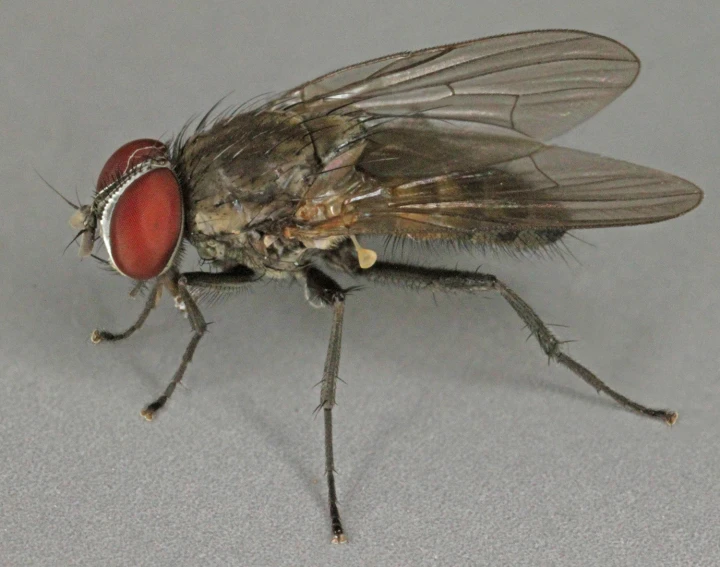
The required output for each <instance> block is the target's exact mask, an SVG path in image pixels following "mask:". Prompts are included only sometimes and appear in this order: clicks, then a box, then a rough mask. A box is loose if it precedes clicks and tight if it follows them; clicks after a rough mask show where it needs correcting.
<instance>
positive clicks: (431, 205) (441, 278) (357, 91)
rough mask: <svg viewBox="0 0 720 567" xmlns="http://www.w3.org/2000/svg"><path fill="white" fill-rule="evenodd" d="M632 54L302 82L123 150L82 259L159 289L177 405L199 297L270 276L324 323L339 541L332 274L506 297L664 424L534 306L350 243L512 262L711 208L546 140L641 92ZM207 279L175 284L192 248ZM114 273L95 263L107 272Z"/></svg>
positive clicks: (340, 298)
mask: <svg viewBox="0 0 720 567" xmlns="http://www.w3.org/2000/svg"><path fill="white" fill-rule="evenodd" d="M639 68H640V63H639V61H638V59H637V58H636V56H635V55H634V54H633V53H632V52H631V51H630V50H629V49H627V48H626V47H624V46H623V45H621V44H620V43H617V42H616V41H613V40H611V39H608V38H605V37H601V36H598V35H594V34H590V33H585V32H581V31H566V30H547V31H531V32H525V33H518V34H511V35H502V36H496V37H490V38H485V39H478V40H475V41H468V42H465V43H457V44H453V45H446V46H442V47H434V48H430V49H424V50H420V51H414V52H404V53H398V54H396V55H390V56H388V57H382V58H379V59H375V60H372V61H367V62H365V63H360V64H357V65H353V66H350V67H347V68H344V69H340V70H339V71H335V72H333V73H330V74H328V75H324V76H322V77H320V78H318V79H315V80H313V81H310V82H308V83H305V84H303V85H301V86H299V87H297V88H295V89H293V90H290V91H287V92H285V93H284V94H282V95H280V96H277V97H274V98H272V99H271V100H269V101H266V102H263V103H261V104H258V105H256V106H254V107H253V108H243V109H233V110H229V111H226V112H220V113H218V114H216V115H214V117H213V118H211V115H212V113H213V112H214V109H213V110H212V111H211V112H210V113H208V114H207V115H206V116H205V117H204V118H202V119H201V120H200V121H199V123H198V125H197V127H196V128H195V129H194V130H193V131H191V130H190V129H189V128H188V127H186V128H185V129H184V130H183V131H182V132H181V133H180V134H179V135H178V136H177V137H176V138H175V139H174V140H171V141H168V142H161V141H158V140H152V139H140V140H135V141H132V142H130V143H127V144H125V145H124V146H122V147H121V148H120V149H118V150H117V151H116V152H115V153H114V154H113V155H112V156H111V157H110V158H109V159H108V161H107V163H106V164H105V166H104V167H103V168H102V171H101V173H100V176H99V179H98V182H97V187H96V192H95V194H94V198H93V201H92V204H90V205H83V206H79V205H78V206H76V207H75V208H76V209H77V211H76V213H75V214H74V215H73V217H72V219H71V225H72V226H73V227H75V228H76V229H77V230H78V235H77V236H76V239H79V241H80V255H81V256H88V255H91V254H92V251H93V248H94V244H95V241H96V240H99V239H100V238H101V239H102V241H103V243H104V247H105V249H106V251H107V254H108V256H109V258H108V259H107V260H105V262H106V263H107V264H109V266H111V267H112V268H113V269H114V270H116V271H117V272H119V273H120V274H123V275H124V276H127V277H128V278H130V279H131V280H135V281H136V282H137V283H136V286H135V288H134V292H137V291H138V290H139V289H140V288H141V287H143V286H145V287H147V288H148V289H147V300H146V303H145V307H144V309H143V311H142V313H141V314H140V316H139V318H138V319H137V321H136V322H135V323H134V324H133V325H132V326H130V327H129V328H128V329H126V330H125V331H123V332H120V333H112V332H109V331H105V330H95V331H93V333H92V336H91V339H92V342H94V343H99V342H108V341H117V340H120V339H125V338H127V337H129V336H130V335H131V334H133V333H134V332H135V331H137V330H138V329H139V328H140V327H141V326H142V325H143V323H144V322H145V320H146V318H147V317H148V315H149V313H150V312H151V311H152V309H153V307H154V306H155V305H156V303H157V301H158V299H159V297H160V293H161V291H162V290H163V289H167V290H168V291H169V292H170V294H171V295H172V297H174V299H175V302H176V306H177V307H178V308H179V309H180V310H182V311H184V312H185V314H186V316H187V318H188V320H189V322H190V325H191V327H192V330H193V336H192V339H191V340H190V343H189V344H188V345H187V347H186V349H185V352H184V354H183V356H182V360H181V362H180V365H179V367H178V368H177V371H176V372H175V375H174V376H173V377H172V380H171V381H170V383H169V384H168V386H167V388H166V390H165V391H164V392H163V393H162V395H161V396H160V397H158V398H157V399H156V400H155V401H153V402H152V403H150V404H148V405H147V406H146V407H145V408H144V409H143V411H142V415H143V416H144V417H145V418H147V419H148V420H151V419H153V417H154V416H155V415H156V413H157V412H158V410H160V409H161V408H162V407H163V406H164V405H165V404H166V403H167V401H168V399H169V398H170V397H171V395H172V394H173V392H174V390H175V388H176V386H177V385H178V384H179V383H180V381H181V379H182V378H183V375H184V373H185V371H186V368H187V366H188V363H189V362H190V361H191V359H192V357H193V354H194V352H195V349H196V347H197V346H198V343H199V341H200V339H201V338H202V336H203V334H204V332H205V330H206V322H205V319H204V317H203V314H202V312H201V310H200V308H199V307H198V302H199V300H202V299H203V298H205V297H207V296H214V295H217V294H222V293H226V292H232V291H235V290H239V289H242V288H245V287H246V286H249V285H251V284H252V283H253V282H257V281H259V280H263V279H267V278H274V279H286V280H294V281H296V282H299V283H300V284H302V286H304V290H305V297H306V299H307V300H308V301H309V302H310V303H311V304H312V305H314V306H317V307H324V308H328V309H329V310H330V311H331V312H332V327H331V333H330V340H329V345H328V350H327V357H326V360H325V367H324V370H323V376H322V382H321V393H320V404H319V406H318V410H322V413H323V416H324V427H325V471H326V475H327V485H328V501H329V511H330V520H331V530H332V538H333V539H332V541H333V542H335V543H340V542H344V541H346V536H345V532H344V531H343V527H342V524H341V521H340V513H339V510H338V505H337V496H336V488H335V476H334V459H333V437H332V425H333V422H332V410H333V406H334V405H335V393H336V382H337V377H338V368H339V364H340V347H341V337H342V324H343V313H344V306H345V300H346V297H347V295H348V291H349V290H348V289H346V288H343V287H341V286H340V285H339V284H338V283H336V281H335V280H334V279H333V277H332V275H331V274H332V273H333V272H336V273H343V274H349V275H351V276H353V277H357V278H359V279H360V280H369V281H370V282H377V283H381V284H382V283H386V284H402V285H405V286H408V287H410V288H416V289H429V290H434V291H445V292H467V293H478V292H495V293H498V294H500V296H501V297H502V298H504V299H505V300H506V301H507V302H508V303H509V305H510V306H511V307H512V309H513V310H514V311H515V312H516V313H517V315H518V316H519V317H520V319H522V321H523V322H524V323H525V325H526V326H527V327H528V328H529V330H530V331H531V333H532V335H534V337H535V338H536V339H537V341H538V342H539V344H540V347H541V349H542V350H543V352H544V353H545V354H546V355H547V356H548V357H549V358H551V359H553V360H555V361H556V362H558V363H559V364H561V365H563V366H565V367H566V368H568V369H570V370H571V371H572V372H574V373H575V374H576V375H578V376H579V377H580V378H582V379H583V380H584V381H585V382H587V383H588V384H590V385H591V386H592V387H594V388H595V389H596V390H598V391H599V392H604V393H605V394H607V395H609V396H610V397H612V398H613V399H614V400H616V401H617V402H618V403H620V404H621V405H623V406H625V407H627V408H630V409H632V410H635V411H636V412H638V413H640V414H643V415H646V416H650V417H654V418H659V419H661V420H663V421H665V422H666V423H668V424H672V423H674V422H675V420H676V418H677V414H676V413H675V412H673V411H670V410H665V409H652V408H649V407H646V406H644V405H641V404H639V403H637V402H635V401H632V400H630V399H628V398H627V397H625V396H623V395H622V394H620V393H618V392H616V391H615V390H613V389H612V388H610V387H609V386H607V385H606V384H605V383H604V382H602V381H601V380H600V379H599V378H598V377H597V376H596V375H595V374H593V373H592V372H591V371H590V370H588V369H587V368H585V367H584V366H583V365H582V364H580V363H579V362H578V361H576V360H575V359H573V358H571V357H570V356H569V355H567V354H565V353H564V352H563V351H562V350H561V345H560V342H559V341H558V340H557V339H556V338H555V336H554V335H553V333H552V332H551V331H550V330H549V328H548V327H547V325H545V324H544V323H543V322H542V321H541V320H540V318H539V317H538V315H537V314H536V313H535V311H533V309H532V308H531V307H530V306H529V305H528V304H527V303H526V302H525V301H524V300H523V299H521V298H520V297H519V296H518V295H517V294H516V293H515V292H514V291H512V289H510V288H509V287H508V286H507V285H506V284H505V283H504V282H503V281H501V280H500V279H498V278H497V277H495V276H494V275H491V274H485V273H478V272H464V271H457V270H447V269H441V268H428V267H421V266H418V265H412V264H403V263H397V262H389V261H383V260H380V259H378V256H377V254H376V252H375V251H373V250H370V249H368V248H364V247H363V246H362V245H361V244H360V243H359V241H358V238H359V237H360V238H361V237H362V236H363V235H385V236H387V237H389V238H398V239H406V240H411V241H415V242H425V243H428V242H437V241H446V242H453V243H462V244H463V245H466V246H469V247H477V248H479V249H483V250H487V249H491V250H505V251H509V252H511V253H523V252H528V251H542V250H546V249H548V248H549V247H552V246H555V245H557V244H558V243H559V242H560V241H561V239H562V238H563V237H564V236H565V235H566V233H567V232H568V231H569V230H572V229H582V228H597V227H611V226H627V225H636V224H644V223H652V222H658V221H663V220H666V219H670V218H673V217H677V216H679V215H682V214H684V213H686V212H688V211H690V210H691V209H693V208H694V207H696V206H697V205H698V204H699V203H700V201H701V200H702V192H701V191H700V189H698V188H697V187H696V186H694V185H693V184H692V183H689V182H688V181H685V180H683V179H680V178H678V177H674V176H672V175H669V174H667V173H663V172H660V171H656V170H653V169H648V168H645V167H640V166H638V165H633V164H629V163H626V162H622V161H616V160H613V159H608V158H605V157H600V156H597V155H593V154H589V153H585V152H581V151H576V150H571V149H566V148H561V147H555V146H550V145H546V144H545V143H544V142H543V140H548V139H551V138H553V137H555V136H557V135H559V134H561V133H563V132H566V131H567V130H569V129H571V128H572V127H574V126H575V125H577V124H578V123H580V122H582V121H583V120H585V119H587V118H588V117H590V116H592V115H593V114H595V113H596V112H598V111H599V110H601V109H602V108H603V107H605V106H606V105H607V104H608V103H610V102H611V101H612V100H614V99H615V98H616V97H618V96H619V95H620V94H621V93H622V92H623V91H625V90H626V89H627V88H628V87H629V86H630V85H631V84H632V83H633V81H634V80H635V78H636V76H637V74H638V71H639ZM186 245H191V246H194V247H195V248H196V249H197V251H198V253H199V255H200V257H201V258H202V259H203V260H205V261H206V262H207V264H208V265H210V266H211V268H210V269H209V270H204V271H190V272H182V271H181V269H180V257H181V252H182V249H183V246H186ZM101 261H102V260H101Z"/></svg>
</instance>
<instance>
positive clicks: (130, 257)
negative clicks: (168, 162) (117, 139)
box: [98, 140, 183, 280]
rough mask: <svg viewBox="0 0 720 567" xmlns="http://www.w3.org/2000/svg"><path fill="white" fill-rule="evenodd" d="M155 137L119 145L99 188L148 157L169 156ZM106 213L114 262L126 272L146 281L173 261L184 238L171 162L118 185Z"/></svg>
mask: <svg viewBox="0 0 720 567" xmlns="http://www.w3.org/2000/svg"><path fill="white" fill-rule="evenodd" d="M166 153H167V149H166V148H165V146H164V145H163V144H161V143H160V142H157V141H155V140H136V141H134V142H130V143H129V144H125V145H124V146H123V147H121V148H120V149H119V150H117V151H116V152H115V153H114V154H113V155H112V156H111V157H110V159H109V160H108V161H107V163H106V164H105V167H103V170H102V173H101V174H100V178H99V179H98V187H99V189H102V188H103V187H104V185H107V184H108V183H110V182H112V181H114V180H116V179H118V178H119V176H121V175H122V174H123V173H125V172H127V170H129V169H130V168H132V167H134V166H136V165H139V164H140V163H142V162H143V161H145V160H147V159H148V158H149V157H152V158H158V157H162V156H163V155H166ZM111 201H112V203H110V204H108V209H107V211H106V213H107V214H106V215H105V214H104V215H103V220H102V222H103V238H104V240H105V245H106V247H107V249H108V251H109V252H110V256H111V257H112V260H113V263H114V264H115V266H116V267H117V269H118V270H119V271H120V272H121V273H123V274H124V275H126V276H128V277H131V278H133V279H136V280H148V279H151V278H154V277H156V276H158V275H160V274H161V273H162V272H163V271H164V270H165V269H166V268H167V267H168V264H169V263H170V262H171V261H172V258H173V256H174V254H175V252H176V250H177V248H178V244H179V242H180V239H181V238H182V227H183V200H182V192H181V190H180V184H179V183H178V180H177V178H176V177H175V174H174V173H173V172H172V170H171V169H169V168H168V167H158V168H155V169H151V170H149V171H147V172H146V173H143V174H141V175H140V176H139V177H137V178H136V179H134V180H133V181H131V182H130V183H129V184H128V185H126V186H122V185H121V187H120V188H119V189H118V193H117V194H116V195H115V196H114V197H112V198H111Z"/></svg>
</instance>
